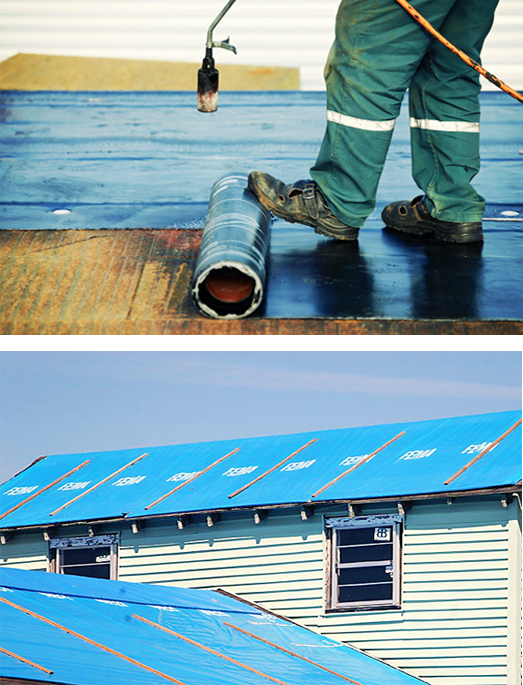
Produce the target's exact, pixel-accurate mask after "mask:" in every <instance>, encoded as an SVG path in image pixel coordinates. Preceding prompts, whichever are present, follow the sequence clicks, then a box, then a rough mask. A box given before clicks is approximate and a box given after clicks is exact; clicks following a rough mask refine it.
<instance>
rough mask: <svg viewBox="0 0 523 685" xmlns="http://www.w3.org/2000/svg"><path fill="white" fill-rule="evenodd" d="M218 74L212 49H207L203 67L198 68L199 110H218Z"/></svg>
mask: <svg viewBox="0 0 523 685" xmlns="http://www.w3.org/2000/svg"><path fill="white" fill-rule="evenodd" d="M218 76H219V72H218V69H216V68H215V66H214V59H213V57H212V54H211V50H210V49H207V54H206V56H205V58H204V60H203V64H202V68H201V69H199V70H198V101H197V105H196V106H197V109H198V111H200V112H216V110H217V109H218Z"/></svg>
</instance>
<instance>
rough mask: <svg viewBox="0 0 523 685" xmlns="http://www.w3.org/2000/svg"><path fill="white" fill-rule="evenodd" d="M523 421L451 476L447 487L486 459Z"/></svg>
mask: <svg viewBox="0 0 523 685" xmlns="http://www.w3.org/2000/svg"><path fill="white" fill-rule="evenodd" d="M522 420H523V419H519V421H516V423H515V424H514V425H513V426H511V427H510V428H509V429H508V430H507V431H505V432H504V433H503V435H500V436H499V438H498V439H497V440H494V442H492V443H491V444H490V445H489V446H488V447H485V449H484V450H483V451H482V452H480V453H479V454H478V456H477V457H474V459H471V460H470V461H469V463H468V464H465V466H463V468H461V469H460V470H459V471H456V473H455V474H454V475H453V476H451V477H450V478H449V479H448V480H446V481H445V485H448V484H449V483H452V481H453V480H454V479H455V478H457V477H458V476H461V474H462V473H464V472H465V471H466V470H467V469H469V468H470V467H471V466H472V465H473V464H475V463H476V462H477V461H479V460H480V459H481V457H484V456H485V454H488V452H490V451H491V450H493V449H494V447H496V445H499V443H500V442H501V441H502V440H504V439H505V438H506V437H507V435H509V434H510V433H512V431H513V430H516V428H517V427H518V426H519V425H520V423H521V421H522Z"/></svg>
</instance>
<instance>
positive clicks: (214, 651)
mask: <svg viewBox="0 0 523 685" xmlns="http://www.w3.org/2000/svg"><path fill="white" fill-rule="evenodd" d="M133 618H137V619H138V620H139V621H143V622H144V623H148V624H149V625H151V626H154V627H155V628H158V629H159V630H163V631H164V632H166V633H169V634H171V635H174V636H175V637H177V638H179V639H180V640H184V641H185V642H188V643H189V644H191V645H194V646H195V647H199V648H200V649H204V650H205V651H206V652H210V653H211V654H214V655H215V656H218V657H220V658H221V659H225V660H226V661H229V662H231V663H232V664H235V665H236V666H241V668H245V669H247V670H248V671H251V672H252V673H256V675H261V676H263V677H264V678H267V679H268V680H272V682H273V683H279V685H288V684H287V683H286V682H285V681H283V680H279V679H278V678H273V676H271V675H267V674H266V673H263V672H262V671H258V670H257V669H255V668H253V667H252V666H248V665H247V664H244V663H242V662H241V661H237V660H236V659H232V658H231V657H230V656H227V655H226V654H222V653H221V652H218V651H216V650H215V649H212V648H211V647H206V646H205V645H202V644H201V643H200V642H196V640H191V638H190V637H185V635H180V633H175V632H174V630H171V629H170V628H165V627H164V626H161V625H160V624H159V623H155V622H154V621H149V619H147V618H143V617H142V616H138V615H137V614H133Z"/></svg>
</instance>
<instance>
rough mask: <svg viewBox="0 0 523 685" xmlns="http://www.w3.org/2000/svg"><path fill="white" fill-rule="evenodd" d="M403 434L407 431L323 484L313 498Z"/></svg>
mask: <svg viewBox="0 0 523 685" xmlns="http://www.w3.org/2000/svg"><path fill="white" fill-rule="evenodd" d="M403 435H405V431H402V432H401V433H398V435H396V437H394V438H392V440H389V441H388V442H386V443H385V444H384V445H382V446H381V447H378V449H377V450H375V451H374V452H373V453H372V454H369V455H368V456H367V457H365V458H364V459H362V460H361V461H359V462H358V463H357V464H355V465H354V466H352V467H351V468H350V469H347V471H344V472H343V473H341V474H340V475H339V476H337V477H336V478H333V480H331V481H330V482H329V483H327V485H324V486H323V487H322V488H320V489H319V490H318V491H317V492H315V493H314V495H311V498H312V497H317V496H318V495H321V493H322V492H323V491H324V490H326V489H327V488H330V486H331V485H334V483H337V482H338V481H339V480H341V479H342V478H345V476H346V475H347V474H349V473H350V472H351V471H354V470H355V469H357V468H358V466H361V465H362V464H365V463H366V462H367V461H369V460H370V459H372V457H375V456H376V455H377V454H378V452H381V450H384V449H385V447H388V446H389V445H390V444H392V443H393V442H395V441H396V440H398V438H401V437H402V436H403Z"/></svg>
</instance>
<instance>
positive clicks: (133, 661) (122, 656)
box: [0, 597, 186, 685]
mask: <svg viewBox="0 0 523 685" xmlns="http://www.w3.org/2000/svg"><path fill="white" fill-rule="evenodd" d="M0 602H4V604H8V605H9V606H11V607H13V608H14V609H18V610H19V611H23V612H24V613H25V614H28V615H29V616H32V617H33V618H37V619H38V620H40V621H43V622H44V623H47V624H49V625H50V626H53V627H54V628H58V629H59V630H63V631H64V632H65V633H68V634H69V635H73V637H77V638H79V639H80V640H83V641H84V642H87V643H89V644H90V645H94V646H95V647H99V648H100V649H103V650H104V651H105V652H109V654H113V655H114V656H117V657H119V658H120V659H124V660H125V661H128V662H129V663H131V664H134V665H135V666H139V667H140V668H143V669H145V670H146V671H150V672H151V673H155V674H156V675H159V676H161V677H162V678H165V679H166V680H170V681H171V682H172V683H177V685H186V683H184V682H182V681H181V680H177V679H176V678H173V677H172V676H170V675H167V674H166V673H162V672H161V671H158V670H156V669H155V668H152V667H151V666H146V665H145V664H142V663H141V662H140V661H136V659H132V658H131V657H130V656H126V655H125V654H122V653H121V652H117V651H116V650H114V649H111V647H107V646H106V645H102V644H101V643H100V642H95V640H91V638H89V637H86V636H85V635H81V634H80V633H77V632H75V631H74V630H71V629H70V628H66V627H65V626H62V625H60V623H55V621H51V619H49V618H46V617H45V616H41V615H40V614H37V613H35V612H34V611H31V610H30V609H26V608H25V607H23V606H20V605H19V604H15V603H14V602H11V601H9V600H8V599H5V598H4V597H0Z"/></svg>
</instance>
